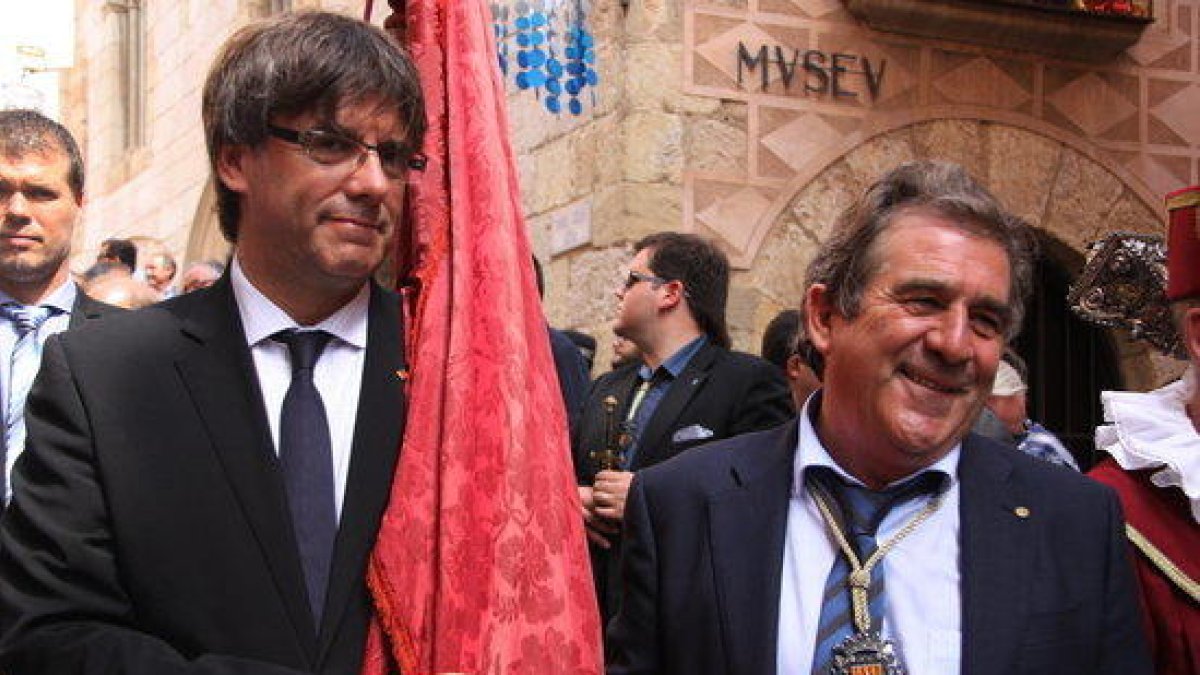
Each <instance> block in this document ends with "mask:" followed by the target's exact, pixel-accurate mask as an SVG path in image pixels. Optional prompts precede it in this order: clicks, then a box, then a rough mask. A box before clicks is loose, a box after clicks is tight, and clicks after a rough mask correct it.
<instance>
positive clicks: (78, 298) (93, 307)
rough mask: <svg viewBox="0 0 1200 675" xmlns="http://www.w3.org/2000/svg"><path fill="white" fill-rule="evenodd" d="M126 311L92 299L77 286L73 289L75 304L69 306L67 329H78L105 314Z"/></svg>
mask: <svg viewBox="0 0 1200 675" xmlns="http://www.w3.org/2000/svg"><path fill="white" fill-rule="evenodd" d="M124 311H126V310H125V308H123V307H117V306H115V305H110V304H108V303H106V302H100V301H99V300H94V299H92V297H91V296H89V295H88V294H87V293H84V292H83V289H82V288H80V287H79V286H76V287H75V302H74V303H73V304H72V305H71V318H70V319H68V320H67V328H68V329H74V328H79V327H80V326H82V325H84V324H85V323H87V322H88V321H91V320H92V319H99V318H100V317H102V316H104V315H106V314H112V313H115V312H124Z"/></svg>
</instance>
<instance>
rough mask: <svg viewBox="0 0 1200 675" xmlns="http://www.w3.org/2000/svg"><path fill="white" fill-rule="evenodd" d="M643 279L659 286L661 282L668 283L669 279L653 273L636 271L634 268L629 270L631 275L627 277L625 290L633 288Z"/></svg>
mask: <svg viewBox="0 0 1200 675" xmlns="http://www.w3.org/2000/svg"><path fill="white" fill-rule="evenodd" d="M642 281H649V282H650V283H652V284H654V285H656V286H657V285H660V284H665V283H667V281H668V280H667V279H664V278H662V277H659V276H655V275H653V274H643V273H641V272H634V271H633V270H629V276H627V277H625V290H629V289H631V288H633V287H634V286H636V285H637V284H638V283H639V282H642Z"/></svg>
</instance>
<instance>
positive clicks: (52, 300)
mask: <svg viewBox="0 0 1200 675" xmlns="http://www.w3.org/2000/svg"><path fill="white" fill-rule="evenodd" d="M78 293H79V287H78V286H76V285H75V282H74V281H72V280H71V279H67V280H66V281H64V282H63V283H62V285H61V286H59V287H58V288H56V289H54V290H53V291H51V292H50V294H49V295H47V296H46V297H44V298H42V299H41V300H40V301H38V302H37V303H36V304H38V305H40V306H43V307H53V308H55V309H57V310H59V311H60V312H62V313H63V314H70V313H71V310H72V309H74V307H75V296H76V294H78ZM6 302H15V303H17V304H18V305H22V304H25V303H23V302H21V301H19V300H17V299H16V298H13V297H12V296H10V295H9V294H8V293H5V292H3V291H0V304H3V303H6Z"/></svg>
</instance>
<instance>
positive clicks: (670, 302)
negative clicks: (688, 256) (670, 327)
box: [659, 279, 684, 309]
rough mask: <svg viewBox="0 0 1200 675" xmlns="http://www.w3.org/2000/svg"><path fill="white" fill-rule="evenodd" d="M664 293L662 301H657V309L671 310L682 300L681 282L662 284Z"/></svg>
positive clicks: (682, 289)
mask: <svg viewBox="0 0 1200 675" xmlns="http://www.w3.org/2000/svg"><path fill="white" fill-rule="evenodd" d="M663 288H665V289H666V291H667V292H666V293H664V294H663V296H662V300H660V301H659V307H661V308H662V309H672V308H674V307H675V306H676V305H678V304H679V303H681V302H683V300H684V288H683V282H682V281H679V280H678V279H675V280H672V281H668V282H666V283H665V284H663Z"/></svg>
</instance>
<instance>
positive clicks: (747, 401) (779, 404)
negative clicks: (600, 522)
mask: <svg viewBox="0 0 1200 675" xmlns="http://www.w3.org/2000/svg"><path fill="white" fill-rule="evenodd" d="M638 384H639V380H638V376H637V366H626V367H624V368H619V369H617V370H614V371H612V372H610V373H607V374H605V375H604V376H603V377H601V378H599V379H598V380H596V382H595V383H594V384H593V385H592V389H591V392H590V393H589V394H588V399H587V403H586V404H585V405H584V409H583V416H582V419H581V420H580V423H579V428H578V430H577V431H576V433H575V435H574V439H573V443H572V452H573V453H574V455H575V473H576V477H577V478H578V479H579V482H580V484H581V485H591V484H592V481H593V479H594V478H595V476H596V472H597V467H596V464H595V462H594V461H593V460H592V459H591V456H590V455H591V453H592V452H593V451H595V450H598V449H600V448H601V447H602V446H603V443H604V413H603V410H604V408H603V405H602V401H603V400H604V399H605V398H607V397H608V396H615V397H616V398H617V401H618V402H619V403H618V407H617V410H618V411H620V415H619V417H620V419H624V417H625V411H626V410H628V408H629V403H630V399H632V397H633V392H634V390H635V389H636V388H637V385H638ZM791 416H792V399H791V394H790V392H789V390H788V386H787V381H786V380H784V378H783V374H782V373H781V372H780V371H779V369H778V368H776V367H775V366H773V365H772V364H770V363H768V362H767V361H764V360H762V359H760V358H758V357H755V356H751V355H749V354H743V353H741V352H733V351H729V350H728V349H724V348H722V347H718V346H716V345H713V344H712V343H709V344H706V345H705V346H704V347H702V348H701V349H700V351H698V352H696V354H695V355H694V356H693V357H692V360H691V361H689V362H688V364H687V367H685V368H684V369H683V371H682V372H680V373H679V377H678V378H676V379H675V381H674V383H672V385H671V388H670V389H669V390H668V391H667V393H666V395H665V396H664V397H663V399H662V401H660V402H659V404H658V408H657V409H655V411H654V415H652V416H651V417H650V419H649V420H648V421H647V422H646V429H645V431H644V432H643V433H642V439H641V442H640V443H639V450H638V452H637V454H636V455H635V457H634V462H633V466H632V467H631V468H632V469H633V470H634V471H637V470H639V469H644V468H646V467H649V466H654V465H655V464H658V463H659V462H662V461H664V460H666V459H670V458H671V457H674V456H675V455H678V454H679V453H681V452H683V451H684V450H686V449H688V448H691V447H695V446H697V445H701V444H703V443H707V442H711V441H714V440H717V439H721V438H729V437H730V436H736V435H738V434H744V433H746V432H748V431H758V430H760V429H767V428H769V427H773V426H776V425H778V424H782V423H783V422H785V421H787V419H788V418H789V417H791ZM692 425H699V426H702V427H704V428H706V429H708V430H709V431H711V432H712V436H710V437H706V438H698V439H684V440H679V441H677V440H675V434H676V433H677V432H679V430H681V429H686V428H688V427H690V426H692Z"/></svg>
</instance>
